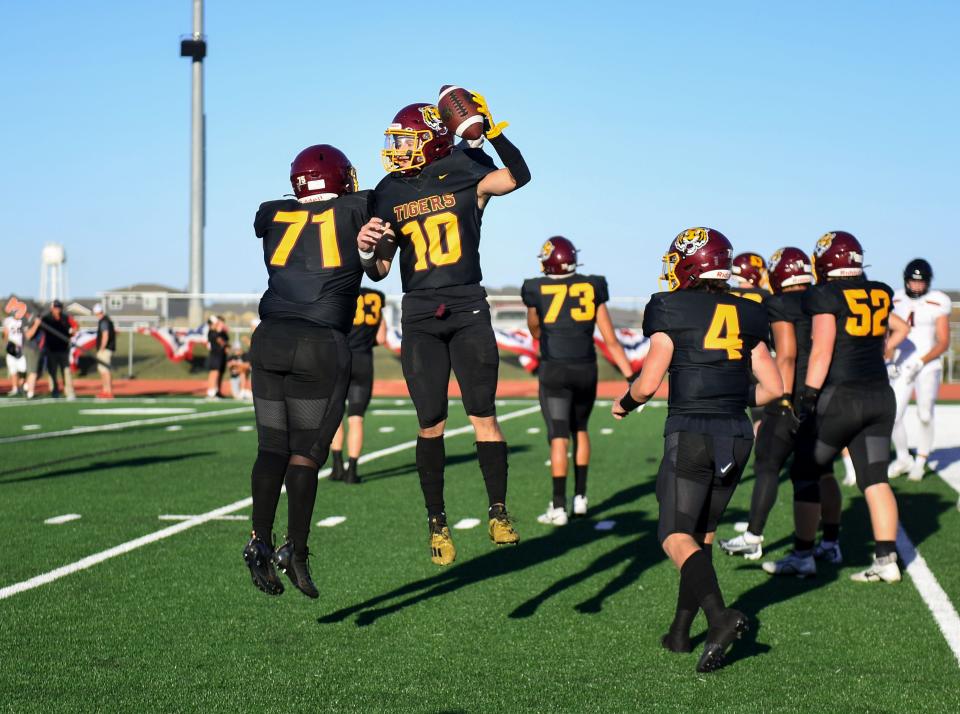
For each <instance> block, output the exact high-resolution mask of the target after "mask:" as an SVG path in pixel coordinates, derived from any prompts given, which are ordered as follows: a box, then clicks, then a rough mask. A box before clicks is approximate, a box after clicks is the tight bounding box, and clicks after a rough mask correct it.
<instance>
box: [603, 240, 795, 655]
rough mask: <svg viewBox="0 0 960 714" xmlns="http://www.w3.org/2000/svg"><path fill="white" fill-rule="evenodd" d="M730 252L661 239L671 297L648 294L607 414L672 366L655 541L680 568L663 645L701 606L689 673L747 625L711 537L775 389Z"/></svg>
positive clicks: (763, 328)
mask: <svg viewBox="0 0 960 714" xmlns="http://www.w3.org/2000/svg"><path fill="white" fill-rule="evenodd" d="M732 256H733V249H732V248H731V246H730V241H728V240H727V239H726V237H724V235H723V234H722V233H720V232H718V231H715V230H713V229H710V228H691V229H689V230H686V231H684V232H683V233H681V234H680V235H678V236H677V237H676V238H675V239H674V241H673V242H672V243H671V244H670V249H669V251H668V252H667V254H666V255H665V256H664V257H663V265H664V270H663V278H664V279H665V280H666V281H667V285H668V287H669V290H670V292H661V293H656V294H654V295H653V296H652V297H651V298H650V302H649V303H648V304H647V307H646V310H645V311H644V315H643V334H644V335H647V336H648V337H649V338H650V351H649V352H648V353H647V356H646V358H645V360H644V363H643V370H642V371H641V372H640V376H639V377H638V378H637V380H636V381H635V382H634V383H633V384H632V385H631V387H630V388H629V389H628V390H627V391H626V393H625V394H624V395H623V396H622V397H620V399H619V400H617V401H616V402H614V405H613V410H612V411H613V416H614V418H616V419H622V418H623V417H625V416H626V415H627V414H629V413H630V412H631V411H633V410H634V409H636V408H637V407H641V406H642V405H644V404H645V403H646V402H647V401H648V400H650V399H651V398H652V397H653V395H654V393H655V392H656V390H657V388H658V387H659V386H660V383H661V382H662V381H663V378H664V376H665V375H666V374H667V372H668V371H669V373H670V394H669V398H668V412H667V421H666V425H665V427H664V450H663V460H662V461H661V462H660V470H659V472H658V473H657V501H658V502H659V504H660V519H659V524H658V528H657V535H658V537H659V540H660V543H661V544H662V546H663V549H664V551H665V552H666V554H667V555H668V556H669V557H670V559H671V560H672V561H673V563H674V564H675V565H676V566H677V568H678V569H679V570H680V586H679V593H678V595H677V608H676V613H675V616H674V620H673V623H672V624H671V625H670V629H669V631H668V632H667V634H666V635H664V636H663V638H662V640H661V642H662V644H663V646H664V647H665V648H667V649H669V650H671V651H673V652H690V651H691V649H692V646H691V643H690V625H691V623H692V622H693V619H694V617H695V616H696V614H697V610H698V608H703V611H704V613H705V614H706V617H707V624H708V630H707V636H706V642H705V645H704V648H703V653H702V654H701V656H700V659H699V661H698V662H697V671H698V672H710V671H712V670H714V669H717V668H718V667H720V666H722V665H723V661H724V653H725V651H726V649H727V647H729V646H730V644H731V643H732V642H733V641H734V640H735V639H737V638H738V637H739V636H740V635H741V634H742V633H743V632H744V631H745V630H747V629H748V624H749V623H748V620H747V617H746V615H744V614H743V613H742V612H739V611H737V610H733V609H731V608H727V607H726V605H725V604H724V601H723V595H722V594H721V592H720V585H719V584H718V582H717V575H716V572H715V571H714V569H713V563H712V559H711V550H712V543H713V536H714V532H715V531H716V527H717V523H718V521H719V520H720V516H721V515H722V514H723V511H724V509H725V508H726V507H727V504H728V503H729V502H730V498H731V496H732V495H733V491H734V489H735V488H736V485H737V482H738V481H739V480H740V475H741V473H742V472H743V468H744V466H746V464H747V460H748V459H749V458H750V449H751V447H752V446H753V429H752V428H751V424H750V420H749V419H748V418H747V415H746V408H747V407H748V406H752V405H762V404H766V403H767V402H770V401H771V400H773V399H776V398H778V397H780V396H781V395H782V394H783V382H782V381H781V379H780V375H779V373H778V372H777V367H776V365H775V364H774V362H773V358H772V357H771V356H770V352H769V351H768V350H767V346H766V343H765V342H764V339H765V337H766V334H767V331H768V326H767V318H766V313H765V311H764V309H763V307H761V306H760V305H759V304H756V303H754V302H752V301H749V300H744V299H742V298H740V297H736V296H733V295H730V293H729V288H728V285H727V280H728V279H729V278H730V263H731V258H732ZM751 374H752V375H753V376H755V377H756V380H755V381H752V380H751Z"/></svg>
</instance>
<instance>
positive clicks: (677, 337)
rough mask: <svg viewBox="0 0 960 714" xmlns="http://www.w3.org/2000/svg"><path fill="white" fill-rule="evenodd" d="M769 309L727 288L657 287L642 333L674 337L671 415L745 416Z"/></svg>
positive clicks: (765, 331)
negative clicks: (756, 353)
mask: <svg viewBox="0 0 960 714" xmlns="http://www.w3.org/2000/svg"><path fill="white" fill-rule="evenodd" d="M768 329H769V325H768V324H767V312H766V310H765V309H764V308H763V307H762V306H761V305H760V304H759V303H755V302H753V301H751V300H744V299H743V298H740V297H737V296H735V295H730V294H729V293H709V292H704V291H699V290H677V291H676V292H670V293H655V294H654V295H653V296H651V298H650V302H649V303H648V304H647V307H646V310H644V313H643V334H644V335H647V336H648V337H650V336H652V335H653V334H654V333H657V332H664V333H666V334H667V336H669V337H670V339H671V340H672V341H673V359H671V361H670V397H669V401H668V405H669V411H668V416H673V415H681V414H685V415H698V414H699V415H728V416H743V414H744V410H745V409H746V407H747V392H748V390H749V387H750V379H751V376H752V365H751V359H750V354H751V352H752V351H753V348H754V347H756V346H757V343H758V342H762V341H763V340H764V337H765V336H766V335H767V332H768Z"/></svg>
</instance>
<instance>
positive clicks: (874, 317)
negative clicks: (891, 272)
mask: <svg viewBox="0 0 960 714" xmlns="http://www.w3.org/2000/svg"><path fill="white" fill-rule="evenodd" d="M843 297H844V299H845V300H846V301H847V307H849V308H850V312H852V313H853V315H852V316H851V317H848V318H847V322H846V324H845V325H844V328H845V329H846V331H847V334H848V335H853V336H854V337H866V336H867V335H872V336H873V337H882V336H883V335H885V334H886V332H887V316H888V315H889V314H890V296H889V295H887V293H886V291H884V290H880V289H879V288H874V289H873V290H871V291H870V294H869V295H868V294H867V291H866V290H864V289H863V288H857V289H855V290H844V291H843ZM871 308H873V309H871Z"/></svg>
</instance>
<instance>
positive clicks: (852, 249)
mask: <svg viewBox="0 0 960 714" xmlns="http://www.w3.org/2000/svg"><path fill="white" fill-rule="evenodd" d="M813 269H814V273H815V275H816V276H817V281H818V282H822V281H826V279H827V278H853V277H856V276H858V275H863V246H861V245H860V241H858V240H857V239H856V238H854V237H853V235H851V234H850V233H847V232H846V231H833V232H832V233H824V234H823V237H822V238H820V240H818V241H817V245H816V247H815V248H814V249H813Z"/></svg>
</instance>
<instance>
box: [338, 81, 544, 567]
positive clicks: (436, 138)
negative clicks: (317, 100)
mask: <svg viewBox="0 0 960 714" xmlns="http://www.w3.org/2000/svg"><path fill="white" fill-rule="evenodd" d="M474 100H475V101H477V104H478V106H480V107H482V109H481V111H482V112H483V114H484V118H485V122H484V123H485V126H486V130H485V136H486V139H487V140H489V141H490V143H491V145H492V146H493V147H494V149H495V150H496V151H497V154H498V155H499V156H500V158H501V160H502V161H503V163H504V165H505V168H502V169H497V168H496V166H495V165H494V164H493V162H492V161H491V160H490V158H489V157H488V156H487V155H486V154H485V153H484V152H483V151H482V150H480V149H479V147H477V148H470V147H468V146H466V145H460V146H458V147H456V148H454V146H453V133H452V132H451V131H450V130H449V129H448V128H447V127H446V126H444V124H443V122H442V121H441V119H440V112H439V111H438V110H437V107H436V106H434V105H432V104H411V105H409V106H407V107H404V108H403V109H401V110H400V112H398V113H397V115H396V117H395V118H394V120H393V122H392V123H391V124H390V125H389V126H388V127H387V130H386V132H385V135H386V148H385V149H384V150H383V152H382V158H383V162H384V168H385V169H386V170H387V172H388V174H387V176H386V177H384V179H383V180H382V181H381V182H380V183H379V184H378V186H377V188H376V190H375V192H374V194H375V202H376V208H375V211H374V213H375V217H374V219H372V220H371V221H370V222H369V223H368V224H367V225H366V226H364V227H363V230H362V231H361V232H360V233H359V234H358V235H357V247H358V249H359V250H360V251H361V258H362V259H363V261H364V270H365V271H366V273H367V275H368V277H370V278H371V279H372V280H380V279H382V278H383V277H384V276H385V275H386V274H387V272H389V270H390V266H391V263H392V261H393V258H394V255H395V253H396V250H397V248H398V247H399V250H400V255H399V258H398V260H399V263H400V278H401V281H402V283H403V292H404V296H403V303H402V326H403V342H402V346H401V355H400V360H401V364H402V366H403V376H404V378H405V379H406V382H407V388H408V389H409V391H410V396H411V398H412V399H413V404H414V407H415V408H416V410H417V418H418V420H419V422H420V429H419V434H418V438H417V455H416V461H417V471H418V472H419V475H420V486H421V489H422V491H423V497H424V502H425V505H426V508H427V520H428V529H429V544H430V553H431V560H432V561H433V562H434V563H436V564H437V565H449V564H450V563H452V562H453V561H454V558H455V557H456V550H455V548H454V545H453V540H452V538H451V536H450V530H449V528H448V527H447V522H446V512H445V504H444V498H443V482H444V468H445V463H446V454H445V450H444V445H443V431H444V425H445V424H446V420H447V385H448V383H449V380H450V370H451V368H452V369H453V372H454V373H455V374H456V377H457V382H458V383H459V385H460V391H461V394H462V396H463V406H464V408H465V409H466V412H467V415H468V416H469V417H470V421H471V423H472V424H473V428H474V431H475V433H476V437H477V442H476V443H477V460H478V461H479V464H480V471H481V472H482V474H483V480H484V483H485V485H486V489H487V497H488V500H489V505H490V508H489V512H488V513H489V524H488V528H489V534H490V539H491V540H492V541H493V542H494V543H496V544H497V545H501V544H507V543H517V542H518V541H519V536H518V535H517V532H516V531H515V530H514V528H513V526H512V524H511V521H510V519H509V517H508V515H507V511H506V506H505V501H506V495H507V445H506V443H505V442H504V439H503V433H502V432H501V431H500V426H499V424H498V423H497V419H496V407H495V405H494V402H495V397H496V391H497V371H498V368H499V363H500V358H499V353H498V351H497V344H496V339H495V338H494V334H493V328H492V326H491V323H490V309H489V306H488V305H487V300H486V291H485V290H484V289H483V287H482V286H481V285H480V281H481V279H482V277H483V276H482V274H481V271H480V223H481V219H482V217H483V211H484V209H485V207H486V205H487V202H488V201H489V200H490V198H491V197H493V196H502V195H504V194H507V193H510V192H512V191H515V190H516V189H517V188H519V187H520V186H523V185H524V184H525V183H526V182H527V181H529V180H530V172H529V170H528V169H527V165H526V163H525V162H524V160H523V158H522V157H521V155H520V152H519V151H517V149H516V148H515V147H514V146H513V144H511V143H510V142H509V141H508V140H507V138H506V137H505V136H504V135H503V134H502V129H503V128H504V127H505V126H506V124H505V123H501V124H495V123H494V122H493V119H492V118H491V117H490V114H489V109H487V107H486V102H485V101H484V100H483V99H482V97H479V95H478V96H475V97H474ZM478 141H479V140H478Z"/></svg>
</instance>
